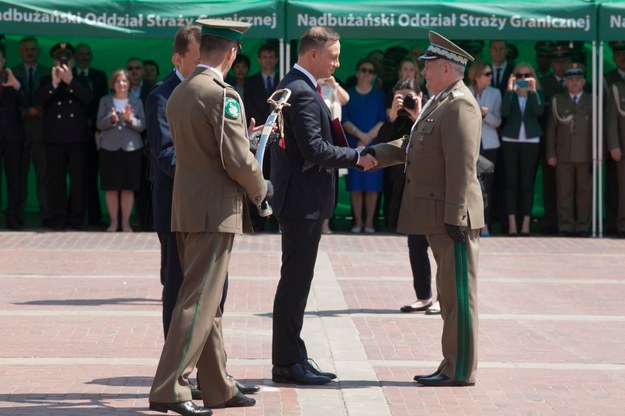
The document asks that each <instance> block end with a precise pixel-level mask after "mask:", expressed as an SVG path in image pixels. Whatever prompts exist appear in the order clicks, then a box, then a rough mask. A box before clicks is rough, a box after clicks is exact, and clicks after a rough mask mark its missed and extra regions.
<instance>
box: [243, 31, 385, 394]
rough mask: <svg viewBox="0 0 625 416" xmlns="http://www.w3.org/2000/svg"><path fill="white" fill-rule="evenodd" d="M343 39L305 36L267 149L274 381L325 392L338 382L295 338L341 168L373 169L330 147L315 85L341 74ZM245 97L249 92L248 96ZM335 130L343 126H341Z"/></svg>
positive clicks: (329, 34) (355, 152)
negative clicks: (275, 225) (275, 246)
mask: <svg viewBox="0 0 625 416" xmlns="http://www.w3.org/2000/svg"><path fill="white" fill-rule="evenodd" d="M339 40H340V36H339V34H338V33H336V32H334V31H333V30H332V29H329V28H325V27H318V26H317V27H312V28H310V29H308V30H307V31H306V32H305V33H304V35H302V37H301V39H300V43H299V54H298V59H297V63H296V64H295V66H294V68H293V69H292V70H291V71H290V72H289V73H288V74H287V75H286V76H285V77H284V79H283V80H282V81H280V83H279V84H278V87H277V88H278V89H280V88H288V89H290V90H291V93H292V95H291V98H290V100H289V103H290V105H291V106H290V107H285V108H284V109H283V115H284V136H285V137H284V138H283V139H281V140H280V142H279V143H278V144H277V145H274V146H273V147H272V149H271V182H272V183H273V186H274V199H273V208H274V214H275V215H276V216H277V217H278V221H279V223H280V228H281V232H282V268H281V270H280V282H279V283H278V288H277V290H276V297H275V299H274V304H273V344H272V363H273V369H272V380H273V381H274V382H276V383H295V384H325V383H328V382H330V380H332V379H333V378H335V377H336V375H335V374H333V373H328V372H322V371H320V370H319V369H317V368H316V367H315V366H314V365H313V364H312V363H311V362H310V360H309V356H308V353H307V351H306V345H305V343H304V340H303V339H302V338H301V336H300V334H301V331H302V326H303V323H304V310H305V308H306V301H307V299H308V294H309V292H310V286H311V283H312V279H313V275H314V268H315V262H316V260H317V250H318V248H319V241H320V239H321V229H322V226H323V221H324V219H326V218H330V217H331V216H332V213H333V210H334V195H335V194H334V187H335V183H336V175H337V169H338V168H349V167H354V166H360V167H363V168H370V167H373V166H375V165H376V161H375V158H373V157H372V156H371V155H362V156H361V155H360V149H351V148H349V147H340V146H337V145H336V144H335V143H338V142H337V141H336V140H337V139H338V137H336V133H335V134H333V129H332V123H331V119H330V110H329V109H328V106H327V105H326V104H325V102H324V101H323V98H322V97H321V88H320V86H319V85H318V84H317V80H318V79H320V78H328V77H329V76H331V75H332V74H333V73H334V71H335V70H336V69H337V68H338V67H339V55H340V52H341V45H340V41H339ZM245 94H246V95H247V90H246V93H245ZM339 127H340V126H339Z"/></svg>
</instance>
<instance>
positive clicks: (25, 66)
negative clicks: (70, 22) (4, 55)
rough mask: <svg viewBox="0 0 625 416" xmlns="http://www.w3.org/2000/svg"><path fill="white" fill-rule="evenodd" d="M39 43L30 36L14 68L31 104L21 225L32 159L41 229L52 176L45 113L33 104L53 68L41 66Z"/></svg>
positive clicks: (26, 125) (21, 44)
mask: <svg viewBox="0 0 625 416" xmlns="http://www.w3.org/2000/svg"><path fill="white" fill-rule="evenodd" d="M39 52H40V49H39V43H38V41H37V39H36V38H35V37H33V36H26V37H25V38H22V39H21V40H20V42H19V55H20V57H21V58H22V63H21V64H19V65H16V66H14V67H13V68H11V70H12V71H13V75H15V77H16V78H17V79H18V81H19V82H20V84H22V86H23V88H24V91H25V92H26V95H27V96H28V100H29V101H28V104H27V105H26V106H25V108H24V111H23V114H22V117H23V121H24V134H25V136H24V152H23V156H22V161H21V178H20V186H21V193H20V207H19V214H18V215H19V222H20V224H21V225H24V215H25V210H26V200H27V198H28V172H29V171H30V162H31V158H32V163H33V167H34V168H35V177H36V179H37V201H38V203H39V217H40V219H41V225H44V226H46V225H48V220H49V212H48V202H47V188H48V185H47V183H48V174H47V163H46V146H45V144H44V140H43V109H42V108H41V107H39V106H37V105H36V104H35V103H34V102H33V97H34V96H35V92H36V91H37V89H38V88H39V87H40V86H41V80H42V78H44V77H47V76H49V75H50V68H48V67H46V66H43V65H40V64H39V63H38V58H39Z"/></svg>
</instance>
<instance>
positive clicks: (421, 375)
mask: <svg viewBox="0 0 625 416" xmlns="http://www.w3.org/2000/svg"><path fill="white" fill-rule="evenodd" d="M440 373H441V370H436V371H435V372H433V373H432V374H417V375H416V376H414V378H413V380H414V381H417V382H418V381H419V379H420V378H429V377H434V376H437V375H439V374H440Z"/></svg>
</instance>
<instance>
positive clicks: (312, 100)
mask: <svg viewBox="0 0 625 416" xmlns="http://www.w3.org/2000/svg"><path fill="white" fill-rule="evenodd" d="M277 88H288V89H290V90H291V98H290V99H289V103H290V104H291V106H290V107H285V108H284V109H283V110H282V113H283V115H284V136H285V147H286V149H283V148H282V147H280V146H279V145H274V146H272V148H271V182H272V183H273V186H274V198H273V211H274V214H275V215H276V216H277V217H278V218H304V219H311V220H317V219H325V218H330V217H331V216H332V213H333V211H334V198H335V197H334V187H335V182H336V169H335V168H349V167H354V166H355V165H356V163H357V162H358V153H357V152H356V150H355V149H351V148H347V147H338V146H335V145H334V144H333V139H332V129H331V120H330V110H329V109H328V106H327V105H326V104H325V102H324V101H323V99H322V98H321V96H320V95H319V94H318V93H317V90H316V89H315V86H314V84H313V83H312V82H311V80H310V79H309V78H308V77H307V76H306V75H304V73H302V72H301V71H299V70H297V69H292V70H291V71H290V72H289V73H288V74H287V75H286V76H285V77H284V79H282V81H280V83H279V84H278V87H277ZM245 94H246V96H247V89H246V90H245Z"/></svg>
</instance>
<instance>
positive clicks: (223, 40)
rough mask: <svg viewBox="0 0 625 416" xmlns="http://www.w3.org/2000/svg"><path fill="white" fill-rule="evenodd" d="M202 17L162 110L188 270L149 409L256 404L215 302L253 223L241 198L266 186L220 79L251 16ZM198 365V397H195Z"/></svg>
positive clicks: (200, 411) (177, 228)
mask: <svg viewBox="0 0 625 416" xmlns="http://www.w3.org/2000/svg"><path fill="white" fill-rule="evenodd" d="M197 23H198V24H200V25H201V26H202V40H201V46H200V64H199V65H198V67H197V68H196V69H195V71H194V72H193V73H192V74H191V75H190V76H189V77H188V78H186V79H185V80H184V81H183V82H182V83H181V84H180V85H179V86H178V87H176V89H175V90H174V91H173V93H172V94H171V96H170V98H169V101H168V104H167V120H168V122H169V127H170V130H171V134H172V139H173V142H174V146H175V148H176V175H175V177H174V188H173V201H172V213H171V217H172V224H171V229H172V231H173V232H175V233H176V239H177V242H178V251H179V253H180V262H181V266H182V270H183V273H184V279H183V282H182V286H181V287H180V291H179V293H178V300H177V302H176V306H175V308H174V311H173V315H172V319H171V325H170V328H169V332H168V334H167V339H166V341H165V345H164V347H163V352H162V354H161V359H160V361H159V364H158V368H157V370H156V375H155V377H154V383H153V384H152V390H151V391H150V409H152V410H156V411H159V412H164V413H166V412H167V411H168V410H171V411H173V412H176V413H179V414H181V415H185V416H187V415H210V414H211V413H212V412H211V410H210V409H209V407H240V406H252V405H254V404H255V401H254V399H252V398H249V397H246V396H244V395H243V394H241V393H240V392H239V391H238V389H237V386H236V382H235V380H234V379H233V378H232V377H230V376H228V374H227V372H226V357H225V354H224V346H223V335H222V329H221V314H222V311H221V310H220V308H219V303H220V300H221V296H222V292H223V286H224V281H225V277H226V273H227V271H228V263H229V261H230V253H231V250H232V245H233V241H234V235H235V234H241V233H242V232H243V231H251V222H250V218H249V212H248V211H247V206H248V204H247V201H246V199H249V200H250V201H251V202H252V203H253V204H254V205H255V206H259V205H260V204H261V202H262V201H263V199H264V198H265V195H266V193H267V184H266V182H265V180H264V178H263V174H262V170H261V168H260V166H259V165H258V162H256V159H254V156H253V155H252V153H251V152H250V151H249V146H250V144H249V140H248V138H247V127H246V125H245V116H244V114H242V106H241V98H240V97H239V94H238V93H237V92H236V90H235V89H234V88H233V87H232V86H230V85H228V84H226V83H225V82H224V75H225V74H227V73H228V70H229V69H230V67H231V66H232V63H233V62H234V59H235V58H236V56H237V53H238V51H239V48H240V42H241V41H242V38H243V36H242V35H243V33H244V32H245V31H246V30H247V29H248V28H249V24H247V23H242V22H234V21H226V20H219V19H202V20H198V21H197ZM196 366H197V369H198V377H199V380H200V383H201V385H202V386H210V388H205V389H202V399H203V401H204V407H202V406H197V405H195V404H194V403H193V402H192V401H191V389H190V387H189V374H190V373H191V371H193V369H194V368H195V367H196Z"/></svg>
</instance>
